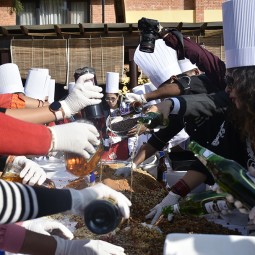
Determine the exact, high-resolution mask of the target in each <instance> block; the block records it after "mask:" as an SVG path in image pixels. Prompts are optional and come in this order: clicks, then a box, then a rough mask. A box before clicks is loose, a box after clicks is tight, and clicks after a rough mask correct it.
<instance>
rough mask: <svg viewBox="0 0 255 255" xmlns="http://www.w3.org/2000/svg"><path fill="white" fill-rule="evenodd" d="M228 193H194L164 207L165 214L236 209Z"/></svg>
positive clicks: (208, 212)
mask: <svg viewBox="0 0 255 255" xmlns="http://www.w3.org/2000/svg"><path fill="white" fill-rule="evenodd" d="M226 195H227V193H217V192H215V191H212V190H208V191H205V192H201V193H194V194H190V195H188V196H186V197H185V198H183V199H181V200H180V201H179V203H178V204H175V205H170V206H166V207H164V208H163V214H164V215H165V216H167V215H168V214H181V215H192V216H202V215H205V214H211V213H220V212H222V211H225V212H226V211H229V210H232V209H234V205H233V204H230V203H229V202H228V201H227V200H226Z"/></svg>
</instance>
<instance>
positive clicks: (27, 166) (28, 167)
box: [12, 156, 46, 186]
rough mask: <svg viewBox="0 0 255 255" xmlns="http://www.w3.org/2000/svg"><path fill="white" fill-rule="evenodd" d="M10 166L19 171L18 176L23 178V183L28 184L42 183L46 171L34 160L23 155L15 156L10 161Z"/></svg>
mask: <svg viewBox="0 0 255 255" xmlns="http://www.w3.org/2000/svg"><path fill="white" fill-rule="evenodd" d="M12 167H14V168H15V170H17V171H18V172H19V176H20V177H21V178H23V180H22V183H23V184H26V183H27V184H29V185H31V186H33V185H35V184H36V183H37V184H38V185H42V183H43V182H44V181H45V180H46V173H45V172H44V170H43V169H42V168H41V167H40V166H39V165H38V164H37V163H35V162H34V161H32V160H30V159H28V158H26V157H25V156H16V157H15V158H14V160H13V162H12Z"/></svg>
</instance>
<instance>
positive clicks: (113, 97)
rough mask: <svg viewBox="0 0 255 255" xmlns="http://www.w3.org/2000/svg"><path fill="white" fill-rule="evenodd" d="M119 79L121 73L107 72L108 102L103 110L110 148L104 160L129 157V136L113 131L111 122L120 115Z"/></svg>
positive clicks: (105, 140)
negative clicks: (122, 135)
mask: <svg viewBox="0 0 255 255" xmlns="http://www.w3.org/2000/svg"><path fill="white" fill-rule="evenodd" d="M119 79H120V78H119V73H117V72H107V73H106V88H105V102H106V103H105V104H104V105H103V110H104V115H105V119H106V126H107V130H106V134H105V139H104V144H105V147H107V148H108V149H107V150H106V151H104V153H103V155H102V159H104V160H126V159H128V145H127V138H123V137H121V136H119V135H117V134H116V133H113V132H112V131H111V122H112V121H113V120H114V118H116V117H117V118H118V116H120V103H121V102H120V101H121V97H120V95H119V82H120V81H119Z"/></svg>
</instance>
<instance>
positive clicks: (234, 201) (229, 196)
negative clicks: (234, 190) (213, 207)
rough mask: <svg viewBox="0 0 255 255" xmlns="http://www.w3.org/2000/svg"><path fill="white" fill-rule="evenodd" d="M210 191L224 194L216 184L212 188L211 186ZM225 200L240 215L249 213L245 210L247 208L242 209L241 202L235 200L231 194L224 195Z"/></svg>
mask: <svg viewBox="0 0 255 255" xmlns="http://www.w3.org/2000/svg"><path fill="white" fill-rule="evenodd" d="M212 190H214V191H216V192H217V193H224V191H222V190H221V189H220V187H219V185H218V184H217V183H215V184H214V185H213V186H212ZM226 200H227V201H228V202H229V203H231V204H234V206H235V207H236V208H237V209H238V211H239V212H240V213H245V214H248V213H249V211H248V210H247V208H245V207H244V205H243V204H242V202H241V201H239V200H236V199H235V198H234V197H233V196H232V195H231V194H227V195H226ZM222 213H223V214H224V212H222Z"/></svg>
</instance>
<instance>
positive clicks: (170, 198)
mask: <svg viewBox="0 0 255 255" xmlns="http://www.w3.org/2000/svg"><path fill="white" fill-rule="evenodd" d="M180 198H181V196H180V195H177V194H175V193H173V192H172V191H170V192H169V193H168V195H167V196H166V197H165V198H164V199H163V200H162V201H161V202H160V203H159V204H157V205H156V206H155V207H153V208H152V209H151V210H150V213H148V214H147V215H146V216H145V218H146V219H151V218H152V217H153V219H152V221H151V224H152V225H154V224H155V223H156V221H157V220H158V218H159V217H160V215H161V213H162V210H163V208H164V207H166V206H169V205H175V204H177V203H178V201H179V200H180Z"/></svg>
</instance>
